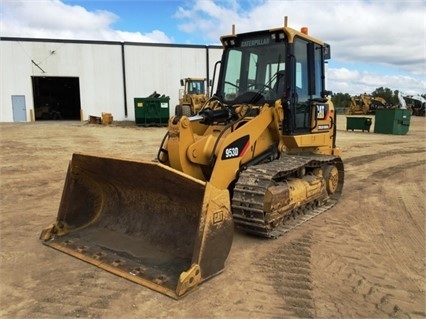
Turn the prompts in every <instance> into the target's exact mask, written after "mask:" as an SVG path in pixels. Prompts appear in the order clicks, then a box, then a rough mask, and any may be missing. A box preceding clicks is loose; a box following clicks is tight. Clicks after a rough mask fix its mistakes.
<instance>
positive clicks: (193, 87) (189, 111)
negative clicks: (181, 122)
mask: <svg viewBox="0 0 426 319" xmlns="http://www.w3.org/2000/svg"><path fill="white" fill-rule="evenodd" d="M180 85H181V86H183V89H181V90H179V104H178V105H176V109H175V115H176V116H182V115H185V116H191V115H195V114H197V112H198V111H200V110H201V107H202V106H203V105H204V103H205V102H206V101H207V99H208V97H209V94H208V86H207V79H202V78H185V79H181V80H180Z"/></svg>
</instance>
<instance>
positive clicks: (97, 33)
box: [0, 0, 426, 95]
mask: <svg viewBox="0 0 426 319" xmlns="http://www.w3.org/2000/svg"><path fill="white" fill-rule="evenodd" d="M284 16H288V26H290V27H292V28H294V29H300V28H301V27H308V29H309V34H310V35H312V36H313V37H316V38H319V39H321V40H323V41H324V42H327V43H329V44H330V45H331V60H330V61H329V63H328V82H327V83H328V84H327V87H328V89H329V90H331V91H333V93H349V94H351V95H359V94H361V93H372V92H373V91H374V90H376V89H377V88H380V87H384V88H390V89H391V90H393V91H394V90H398V91H400V92H402V93H404V94H407V95H409V94H426V0H340V1H337V0H181V1H178V0H121V1H120V0H86V1H77V0H0V36H3V37H23V38H49V39H77V40H105V41H129V42H149V43H173V44H201V45H220V42H219V38H220V36H221V35H227V34H230V33H231V30H232V25H233V24H234V25H235V28H236V32H237V33H241V32H250V31H256V30H265V29H270V28H276V27H281V26H283V24H284Z"/></svg>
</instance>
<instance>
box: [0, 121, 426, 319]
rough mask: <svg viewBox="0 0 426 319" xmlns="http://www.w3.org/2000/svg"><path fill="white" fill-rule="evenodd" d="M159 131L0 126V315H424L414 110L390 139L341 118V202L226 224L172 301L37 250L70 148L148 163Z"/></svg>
mask: <svg viewBox="0 0 426 319" xmlns="http://www.w3.org/2000/svg"><path fill="white" fill-rule="evenodd" d="M373 127H374V123H373V126H372V128H373ZM165 131H166V128H159V127H151V128H144V127H136V126H134V125H128V126H126V127H123V126H122V125H116V124H112V125H110V126H103V125H93V124H87V123H84V122H36V123H22V124H14V123H2V124H0V150H1V152H0V167H1V183H0V186H1V189H0V191H1V213H0V240H1V241H0V248H1V249H0V262H1V264H0V282H1V284H0V317H1V318H64V317H72V318H76V317H81V318H142V317H143V318H145V317H159V318H161V317H162V318H172V317H173V318H180V317H185V318H202V317H210V318H214V317H215V318H230V317H233V318H249V317H251V318H307V317H315V318H386V317H392V318H425V317H426V293H425V291H426V287H425V277H426V273H425V268H426V267H425V266H426V252H425V251H426V250H425V211H426V207H425V206H426V200H425V193H426V118H422V117H412V118H411V124H410V129H409V132H408V134H407V135H388V134H375V133H373V130H371V132H362V131H354V132H352V131H346V118H345V116H344V115H340V116H339V118H338V138H337V141H338V145H339V146H340V147H341V148H342V150H343V160H344V163H345V171H346V177H345V186H344V190H343V195H342V197H341V200H340V202H339V203H338V204H337V205H336V206H335V207H333V208H332V209H330V210H328V211H326V212H325V213H323V214H321V215H319V216H317V217H315V218H314V219H312V220H311V221H309V222H307V223H305V224H303V225H302V226H300V227H299V228H298V229H297V230H294V231H293V232H291V233H289V234H287V235H285V236H283V237H280V238H279V239H276V240H263V239H259V238H255V237H251V236H248V235H245V234H242V233H239V232H238V231H236V232H235V237H234V242H233V246H232V249H231V252H230V255H229V257H228V259H227V262H226V268H225V271H224V272H223V273H222V274H220V275H219V276H216V277H214V278H212V279H211V280H209V281H207V282H205V283H203V284H202V285H201V286H199V288H198V289H196V291H194V292H193V293H191V294H189V295H187V296H186V297H185V298H183V299H181V300H179V301H176V300H173V299H171V298H169V297H166V296H164V295H162V294H160V293H157V292H154V291H152V290H150V289H148V288H145V287H143V286H140V285H137V284H135V283H132V282H129V281H127V280H125V279H122V278H120V277H118V276H115V275H113V274H110V273H108V272H106V271H103V270H101V269H98V268H97V267H94V266H92V265H90V264H87V263H85V262H82V261H80V260H78V259H75V258H73V257H70V256H68V255H65V254H63V253H60V252H58V251H56V250H53V249H51V248H49V247H46V246H44V245H42V243H41V242H40V241H39V239H38V237H39V235H40V232H41V230H42V229H43V228H44V227H46V226H47V225H48V224H50V223H51V222H53V221H54V220H55V218H56V214H57V210H58V206H59V201H60V197H61V193H62V188H63V183H64V178H65V173H66V169H67V165H68V161H69V160H70V158H71V154H72V153H74V152H83V153H89V154H97V155H107V156H117V157H123V156H124V157H126V158H133V159H146V160H152V159H154V157H155V156H156V154H157V149H158V145H159V144H160V141H161V139H162V137H163V135H164V133H165Z"/></svg>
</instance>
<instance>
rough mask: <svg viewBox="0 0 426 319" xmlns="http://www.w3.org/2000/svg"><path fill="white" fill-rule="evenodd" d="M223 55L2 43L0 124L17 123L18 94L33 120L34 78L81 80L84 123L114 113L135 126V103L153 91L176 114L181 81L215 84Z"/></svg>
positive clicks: (128, 46) (125, 46)
mask: <svg viewBox="0 0 426 319" xmlns="http://www.w3.org/2000/svg"><path fill="white" fill-rule="evenodd" d="M221 54H222V49H221V48H220V47H217V46H209V47H206V46H185V45H161V44H159V45H155V44H141V43H119V42H95V41H62V40H40V39H18V38H1V39H0V69H1V73H0V92H1V94H0V121H1V122H12V121H13V111H12V96H13V95H23V96H25V101H26V110H27V120H28V121H30V120H31V117H30V112H31V111H32V112H34V99H33V90H32V82H31V77H33V76H46V77H55V76H61V77H78V78H79V85H80V102H81V108H82V111H83V112H82V114H83V115H82V119H83V120H87V118H88V116H89V115H95V116H100V115H101V113H102V112H109V113H112V115H113V117H114V120H131V121H133V120H134V106H133V99H134V98H135V97H147V96H149V95H150V94H151V93H153V92H154V91H157V92H158V93H160V94H164V95H166V96H169V97H170V115H173V114H174V108H175V105H176V104H177V103H178V98H179V89H180V79H181V78H185V77H189V76H192V77H210V79H211V78H212V77H213V69H214V64H215V63H216V61H218V60H220V57H221ZM123 64H124V65H125V68H123ZM123 71H124V72H123ZM208 73H209V74H208ZM124 76H125V79H124ZM125 93H126V96H125ZM125 101H126V102H125ZM126 113H127V116H126Z"/></svg>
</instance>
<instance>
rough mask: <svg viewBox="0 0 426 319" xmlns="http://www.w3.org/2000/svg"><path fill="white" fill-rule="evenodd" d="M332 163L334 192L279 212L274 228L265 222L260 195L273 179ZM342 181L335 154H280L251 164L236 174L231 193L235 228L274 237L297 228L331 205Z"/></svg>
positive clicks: (279, 179) (340, 169)
mask: <svg viewBox="0 0 426 319" xmlns="http://www.w3.org/2000/svg"><path fill="white" fill-rule="evenodd" d="M325 164H333V165H336V167H337V169H338V171H339V182H338V183H339V184H338V188H337V191H336V192H335V193H334V194H333V195H332V196H331V197H329V196H326V197H325V198H322V199H321V200H319V201H316V203H315V205H314V204H313V203H308V204H306V205H304V206H303V207H301V208H298V209H297V210H295V211H288V212H284V213H283V214H282V216H283V217H282V220H281V221H280V222H279V223H278V224H277V226H276V227H275V228H271V225H269V223H268V224H267V222H266V220H267V218H265V213H264V212H263V202H264V196H265V193H266V191H267V189H268V187H269V186H271V185H273V184H274V181H282V180H285V179H286V177H288V176H294V173H295V172H297V171H298V170H300V169H303V168H315V167H321V166H323V165H325ZM343 181H344V169H343V163H342V161H341V159H340V158H339V157H336V156H330V155H308V156H307V155H284V156H281V157H280V159H278V160H276V161H272V162H269V163H265V164H260V165H256V166H251V167H249V168H247V169H246V170H245V171H242V172H241V173H240V176H239V178H238V181H237V183H236V184H235V188H234V192H233V196H232V213H233V217H234V223H235V225H236V227H237V228H239V229H242V230H243V231H245V232H248V233H252V234H255V235H258V236H262V237H269V238H277V237H279V236H282V235H283V234H285V233H287V232H289V231H290V230H292V229H294V228H296V227H298V226H299V225H301V224H303V223H305V222H306V221H308V220H310V219H312V218H313V217H315V216H317V215H319V214H321V213H323V212H324V211H326V210H328V209H330V208H331V207H333V206H334V205H335V204H336V203H337V200H338V198H339V197H340V195H341V191H342V187H343Z"/></svg>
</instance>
